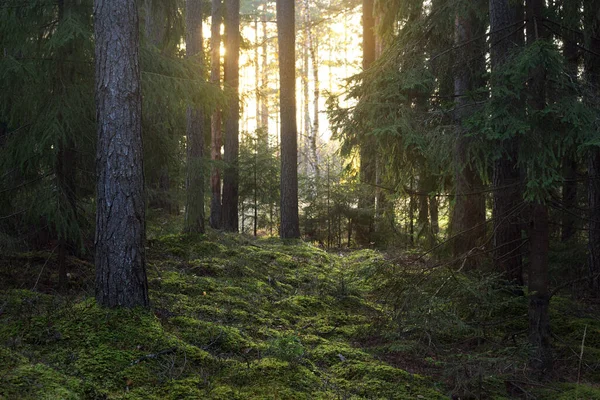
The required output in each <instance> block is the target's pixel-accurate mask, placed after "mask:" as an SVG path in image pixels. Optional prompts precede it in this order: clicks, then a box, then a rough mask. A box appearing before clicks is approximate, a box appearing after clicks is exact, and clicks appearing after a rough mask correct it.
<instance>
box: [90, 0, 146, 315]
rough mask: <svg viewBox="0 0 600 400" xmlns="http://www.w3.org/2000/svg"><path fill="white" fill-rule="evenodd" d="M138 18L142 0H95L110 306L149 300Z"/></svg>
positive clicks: (103, 266)
mask: <svg viewBox="0 0 600 400" xmlns="http://www.w3.org/2000/svg"><path fill="white" fill-rule="evenodd" d="M138 23H139V22H138V10H137V7H136V1H134V0H110V1H109V0H95V1H94V37H95V44H96V51H95V53H96V110H97V112H96V115H97V121H98V146H97V157H96V173H97V178H96V179H97V197H96V206H97V214H96V240H95V247H96V257H95V262H96V300H97V302H98V303H99V304H100V305H101V306H105V307H117V306H124V307H135V306H143V307H147V306H148V305H149V300H148V283H147V279H146V252H145V239H146V233H145V197H144V169H143V160H142V132H141V120H142V97H141V90H140V65H139V26H138ZM115 38H118V39H119V40H116V39H115Z"/></svg>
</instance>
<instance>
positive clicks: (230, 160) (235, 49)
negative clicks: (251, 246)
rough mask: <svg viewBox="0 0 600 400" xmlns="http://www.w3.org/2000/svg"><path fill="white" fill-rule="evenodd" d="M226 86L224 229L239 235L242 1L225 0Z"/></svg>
mask: <svg viewBox="0 0 600 400" xmlns="http://www.w3.org/2000/svg"><path fill="white" fill-rule="evenodd" d="M225 50H226V53H225V86H226V87H227V88H228V89H229V90H230V91H231V92H230V95H231V97H230V99H229V107H228V113H227V115H226V118H225V154H224V158H225V173H224V174H223V208H222V215H223V228H224V229H225V230H226V231H228V232H237V231H238V201H239V194H238V192H239V169H238V153H239V147H240V139H239V132H240V102H239V74H240V69H239V58H240V0H225Z"/></svg>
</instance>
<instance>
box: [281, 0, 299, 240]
mask: <svg viewBox="0 0 600 400" xmlns="http://www.w3.org/2000/svg"><path fill="white" fill-rule="evenodd" d="M294 12H295V4H294V0H277V38H278V41H279V81H280V88H279V112H280V115H281V185H280V190H281V211H280V212H281V227H280V231H279V234H280V236H281V237H282V238H284V239H292V238H299V237H300V221H299V217H298V132H297V126H296V53H295V52H296V32H295V17H294V16H295V14H294Z"/></svg>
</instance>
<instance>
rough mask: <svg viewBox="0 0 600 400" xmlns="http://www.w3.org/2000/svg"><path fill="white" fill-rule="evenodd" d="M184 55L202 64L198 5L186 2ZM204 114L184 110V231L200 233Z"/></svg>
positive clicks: (195, 0) (195, 109)
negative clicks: (185, 128) (185, 133)
mask: <svg viewBox="0 0 600 400" xmlns="http://www.w3.org/2000/svg"><path fill="white" fill-rule="evenodd" d="M185 44H186V54H187V56H188V57H189V58H195V59H196V60H197V63H198V65H201V64H202V63H203V58H204V51H203V49H202V46H203V43H202V3H201V1H200V0H186V40H185ZM204 126H205V124H204V111H203V110H202V109H200V108H199V107H194V106H188V108H187V141H186V145H187V173H186V194H187V200H186V207H185V231H186V232H193V233H204V165H203V155H204V132H203V130H204Z"/></svg>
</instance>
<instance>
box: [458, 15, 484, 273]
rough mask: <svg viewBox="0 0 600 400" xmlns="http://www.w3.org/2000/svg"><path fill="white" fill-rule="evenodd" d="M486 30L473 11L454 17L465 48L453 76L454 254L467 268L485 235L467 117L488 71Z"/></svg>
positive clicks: (459, 39)
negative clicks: (486, 62) (455, 125)
mask: <svg viewBox="0 0 600 400" xmlns="http://www.w3.org/2000/svg"><path fill="white" fill-rule="evenodd" d="M484 30H485V28H484V26H483V24H482V23H481V22H480V21H479V20H478V17H477V15H475V12H474V11H470V12H468V13H467V14H466V15H464V13H460V14H457V15H456V19H455V45H456V46H461V47H462V48H463V51H462V53H461V59H459V62H458V63H457V69H456V71H455V76H454V96H455V98H456V102H455V104H456V108H455V113H454V117H455V119H456V123H457V125H458V127H457V128H458V137H457V139H456V143H455V145H454V163H455V168H456V171H455V174H454V181H455V182H454V184H455V189H456V194H455V195H456V205H455V207H454V215H453V217H452V222H453V227H452V230H453V232H452V234H453V235H454V236H455V239H454V257H455V258H459V257H460V258H461V259H462V261H461V264H460V265H461V266H464V267H465V268H466V269H473V268H475V267H476V264H477V259H476V258H475V257H473V256H472V253H473V252H474V251H475V250H476V248H477V247H478V246H479V244H480V243H481V241H482V240H483V238H484V236H485V198H484V196H483V193H482V189H483V183H482V181H481V178H480V177H479V174H478V173H477V171H476V169H475V167H474V166H473V164H472V163H471V161H470V154H471V152H470V149H469V148H470V147H471V142H472V139H471V138H470V137H469V136H468V133H469V132H468V131H467V128H466V127H465V121H466V120H467V119H468V118H469V117H470V116H471V115H472V114H473V112H474V111H475V106H474V103H475V99H474V98H473V97H472V96H473V94H472V93H474V91H475V90H476V89H477V88H478V87H479V86H480V85H481V84H482V83H483V82H482V79H481V76H482V75H483V74H484V72H485V62H484V60H483V57H484V55H485V52H484V49H483V47H484V46H482V45H481V40H477V38H478V37H482V33H483V31H484Z"/></svg>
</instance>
